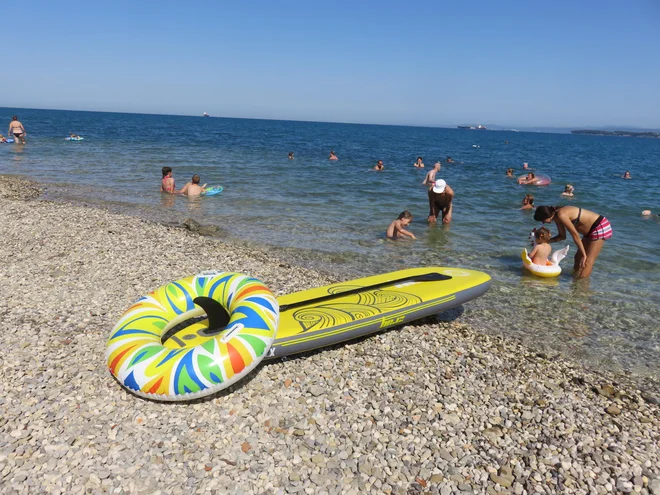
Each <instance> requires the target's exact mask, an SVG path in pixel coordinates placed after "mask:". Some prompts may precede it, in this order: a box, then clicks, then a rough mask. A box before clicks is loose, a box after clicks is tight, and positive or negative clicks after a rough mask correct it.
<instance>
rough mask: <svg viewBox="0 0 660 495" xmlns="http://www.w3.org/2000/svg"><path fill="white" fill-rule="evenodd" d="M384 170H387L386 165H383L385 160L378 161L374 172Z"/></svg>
mask: <svg viewBox="0 0 660 495" xmlns="http://www.w3.org/2000/svg"><path fill="white" fill-rule="evenodd" d="M384 169H385V165H383V160H378V161H377V162H376V165H375V166H374V168H373V169H372V170H378V171H379V172H380V171H381V170H384Z"/></svg>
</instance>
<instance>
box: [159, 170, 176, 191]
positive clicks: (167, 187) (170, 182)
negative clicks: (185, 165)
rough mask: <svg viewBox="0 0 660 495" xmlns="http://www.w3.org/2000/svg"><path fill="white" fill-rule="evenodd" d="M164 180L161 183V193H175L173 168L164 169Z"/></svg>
mask: <svg viewBox="0 0 660 495" xmlns="http://www.w3.org/2000/svg"><path fill="white" fill-rule="evenodd" d="M162 172H163V180H162V181H161V183H160V192H166V193H174V177H172V167H163V170H162Z"/></svg>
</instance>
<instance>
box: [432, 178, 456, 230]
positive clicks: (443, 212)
mask: <svg viewBox="0 0 660 495" xmlns="http://www.w3.org/2000/svg"><path fill="white" fill-rule="evenodd" d="M453 201H454V190H453V189H452V188H451V187H449V186H448V185H447V183H446V182H445V181H444V180H442V179H438V180H436V181H435V183H434V184H433V187H432V188H431V189H429V218H428V221H429V222H430V223H435V222H436V221H437V220H438V217H440V218H441V219H442V223H444V224H448V223H450V222H451V217H452V210H453V207H452V202H453Z"/></svg>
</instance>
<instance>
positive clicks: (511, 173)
mask: <svg viewBox="0 0 660 495" xmlns="http://www.w3.org/2000/svg"><path fill="white" fill-rule="evenodd" d="M506 176H507V177H513V169H512V168H507V169H506Z"/></svg>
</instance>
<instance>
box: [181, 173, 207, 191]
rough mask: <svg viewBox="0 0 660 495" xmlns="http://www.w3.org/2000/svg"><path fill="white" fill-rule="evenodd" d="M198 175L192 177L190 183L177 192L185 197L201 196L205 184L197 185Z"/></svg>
mask: <svg viewBox="0 0 660 495" xmlns="http://www.w3.org/2000/svg"><path fill="white" fill-rule="evenodd" d="M199 181H200V178H199V175H197V174H195V175H193V176H192V181H190V182H188V184H186V185H185V186H183V189H181V190H180V191H179V194H185V195H187V196H199V195H200V194H202V191H204V188H205V187H206V184H204V185H203V186H200V185H199Z"/></svg>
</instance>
